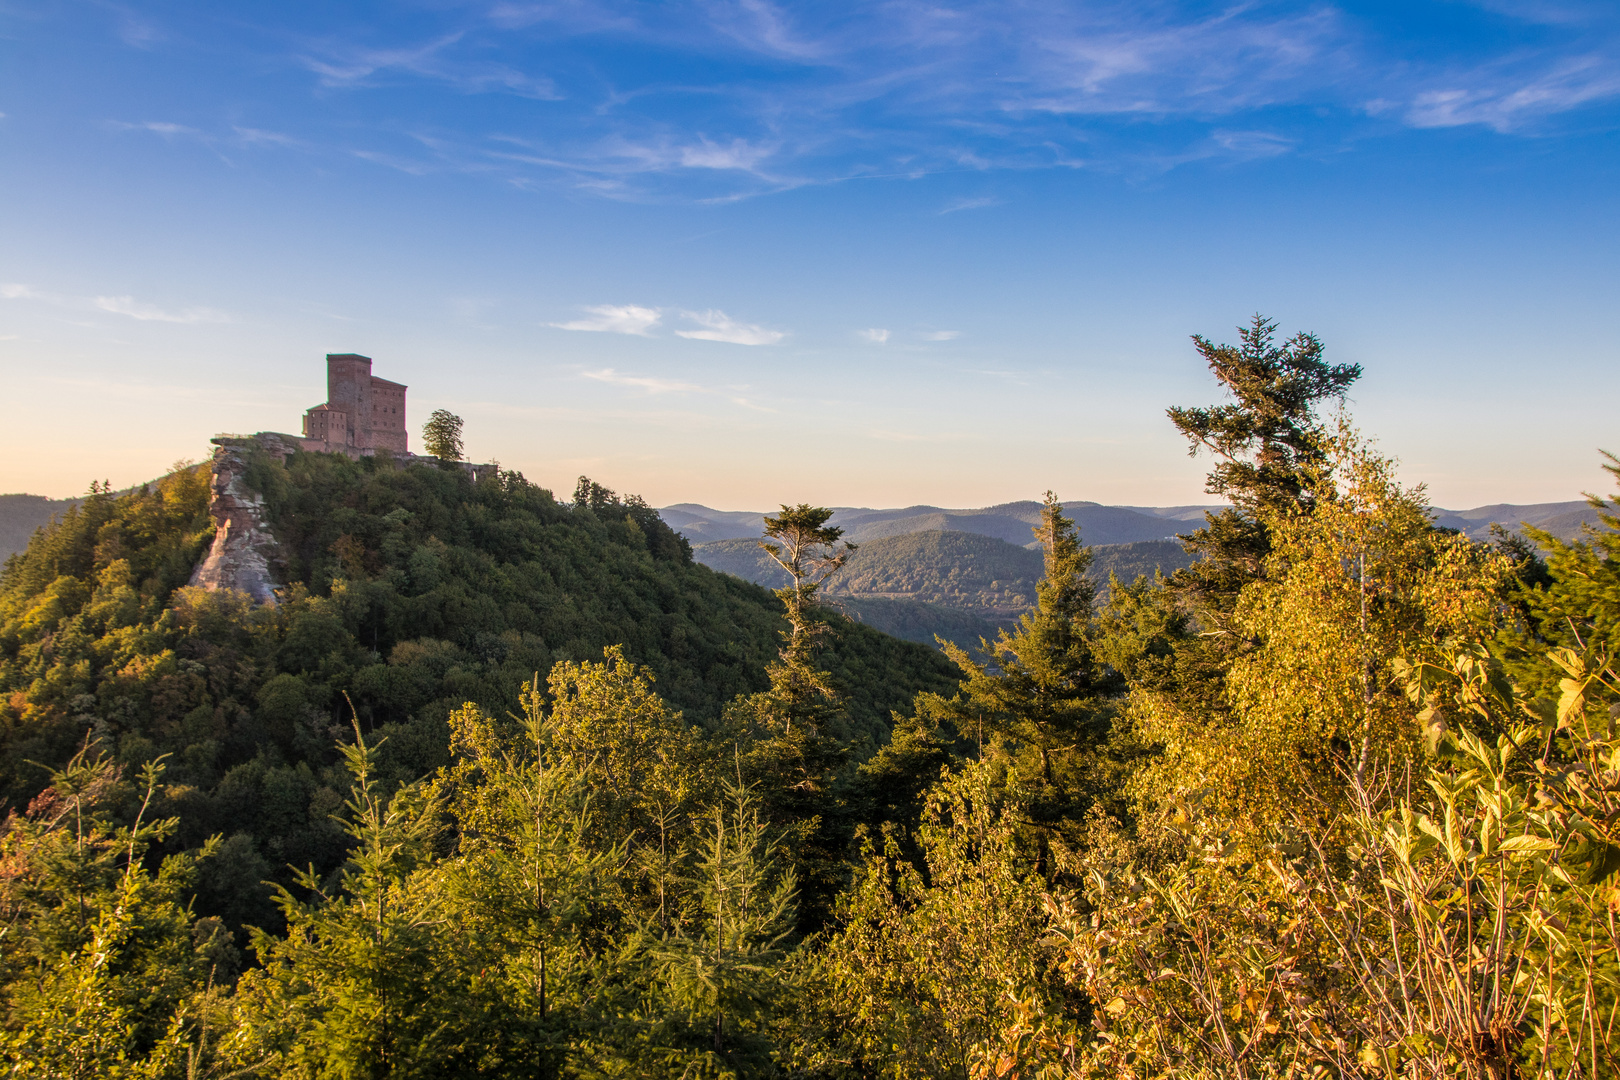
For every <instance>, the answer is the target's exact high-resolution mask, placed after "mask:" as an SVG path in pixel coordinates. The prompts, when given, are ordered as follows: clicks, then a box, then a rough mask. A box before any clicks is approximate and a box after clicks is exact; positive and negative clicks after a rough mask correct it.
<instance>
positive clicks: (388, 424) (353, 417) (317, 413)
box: [303, 353, 410, 457]
mask: <svg viewBox="0 0 1620 1080" xmlns="http://www.w3.org/2000/svg"><path fill="white" fill-rule="evenodd" d="M405 391H406V387H405V385H404V384H403V383H397V382H390V381H389V380H387V379H379V378H377V377H376V376H374V375H372V374H371V358H370V357H369V356H361V355H359V354H358V353H328V354H327V356H326V402H325V404H322V405H317V406H315V407H314V408H312V409H310V410H309V411H308V412H306V413H305V414H304V439H303V442H304V449H305V450H316V451H322V452H325V453H339V454H349V455H350V456H354V457H360V456H365V455H369V454H373V453H375V452H377V451H379V450H381V451H384V452H386V453H393V454H405V453H409V451H410V437H409V435H408V434H407V431H406V427H405Z"/></svg>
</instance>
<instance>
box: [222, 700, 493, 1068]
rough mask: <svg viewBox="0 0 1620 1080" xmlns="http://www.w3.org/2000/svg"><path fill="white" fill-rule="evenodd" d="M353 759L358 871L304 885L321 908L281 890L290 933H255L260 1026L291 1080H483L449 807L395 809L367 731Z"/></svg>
mask: <svg viewBox="0 0 1620 1080" xmlns="http://www.w3.org/2000/svg"><path fill="white" fill-rule="evenodd" d="M342 752H343V757H344V760H345V763H346V764H347V766H348V769H349V773H350V775H351V776H352V777H353V781H354V786H353V789H352V791H351V794H350V797H349V799H348V800H347V802H345V804H344V808H345V809H346V811H347V815H346V817H345V819H344V830H345V832H347V834H348V835H349V837H350V839H351V840H352V842H353V847H352V848H351V849H350V854H349V861H348V863H347V864H346V865H345V866H344V867H343V868H342V869H341V870H340V871H339V872H338V874H337V876H336V881H335V882H331V883H328V882H323V881H322V880H321V879H320V878H318V877H317V876H316V875H315V873H314V872H313V870H310V869H306V870H304V871H301V872H300V873H299V874H298V876H297V882H296V884H297V887H298V888H299V889H300V891H302V892H304V893H305V894H306V895H307V896H308V897H309V898H308V899H307V900H306V899H299V898H298V896H296V895H295V894H294V893H293V892H292V891H291V890H289V889H286V888H281V887H278V889H277V894H278V895H277V903H278V904H279V906H280V907H281V910H282V913H283V915H284V917H285V918H286V921H287V933H286V936H285V937H277V936H275V935H272V934H269V933H266V932H264V931H262V930H257V931H255V932H254V936H253V947H254V950H255V952H257V953H258V956H259V959H260V961H261V963H262V964H263V965H264V966H263V967H262V968H261V969H259V970H255V971H251V972H249V973H248V974H247V975H246V976H244V978H243V980H242V984H241V985H240V986H239V988H238V995H239V997H240V998H242V999H243V1003H244V1006H245V1008H246V1010H247V1013H248V1021H249V1024H250V1026H251V1028H252V1029H253V1030H255V1031H256V1032H257V1033H258V1034H259V1036H260V1038H261V1039H262V1041H263V1048H264V1050H265V1051H267V1052H269V1053H270V1054H272V1055H273V1061H274V1063H275V1071H276V1072H277V1073H278V1074H279V1075H282V1076H290V1077H316V1076H355V1077H372V1078H378V1080H381V1078H385V1077H386V1078H390V1080H392V1078H403V1077H437V1076H453V1075H458V1074H468V1075H470V1074H473V1073H476V1072H477V1070H478V1060H477V1057H476V1056H467V1055H465V1054H463V1053H460V1052H459V1051H460V1050H461V1049H463V1047H464V1044H465V1043H466V1041H467V1040H468V1038H469V1029H471V1030H472V1032H473V1041H474V1042H475V1043H476V1042H477V1041H478V1039H477V1035H476V1032H477V1030H478V1029H479V1028H480V1027H481V1026H483V1025H481V1023H480V1020H481V1017H480V1015H479V1013H480V1009H479V1006H480V1005H481V1004H482V1003H483V999H482V998H481V996H480V995H478V994H476V993H473V992H472V989H473V981H472V977H471V976H472V975H473V974H474V973H473V972H471V971H469V970H468V969H467V966H466V965H465V963H464V961H465V960H466V959H468V956H469V954H468V951H467V950H464V949H463V948H462V947H460V945H459V943H458V942H457V941H456V940H455V937H456V930H457V929H458V927H459V925H460V923H459V921H458V920H457V919H456V918H454V913H453V911H451V910H450V909H449V906H448V899H449V897H448V895H447V892H446V890H445V888H444V881H443V878H442V875H441V874H440V873H438V871H439V869H440V867H439V866H438V865H437V862H438V860H437V856H436V852H435V850H434V841H435V839H436V837H437V836H438V834H439V832H440V831H441V829H442V824H441V820H440V819H441V814H442V813H443V809H444V807H443V801H442V798H441V797H440V796H439V795H438V793H437V792H435V791H434V790H432V789H431V788H430V787H429V786H428V785H425V784H423V783H420V782H418V783H412V784H406V785H404V786H402V787H400V788H399V789H398V790H397V791H395V792H394V793H393V795H392V796H391V797H390V796H388V795H386V794H385V793H384V790H383V787H382V784H381V782H380V781H379V780H378V779H377V764H378V762H377V747H376V746H372V745H367V743H366V741H365V738H364V736H363V735H362V734H361V732H360V730H359V728H358V725H357V726H356V728H355V741H354V742H353V743H352V744H349V745H345V746H343V747H342Z"/></svg>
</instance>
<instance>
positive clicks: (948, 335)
mask: <svg viewBox="0 0 1620 1080" xmlns="http://www.w3.org/2000/svg"><path fill="white" fill-rule="evenodd" d="M918 336H919V337H921V338H922V339H923V340H924V341H955V340H956V339H957V338H959V337H961V336H962V331H960V330H929V331H927V332H925V333H923V334H919V335H918Z"/></svg>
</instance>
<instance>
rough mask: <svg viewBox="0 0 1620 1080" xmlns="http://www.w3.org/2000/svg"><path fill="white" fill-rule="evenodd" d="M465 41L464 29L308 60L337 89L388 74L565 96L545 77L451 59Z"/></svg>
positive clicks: (467, 87) (339, 49)
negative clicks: (398, 44)
mask: <svg viewBox="0 0 1620 1080" xmlns="http://www.w3.org/2000/svg"><path fill="white" fill-rule="evenodd" d="M464 37H466V31H462V30H458V31H455V32H454V33H449V34H445V35H443V36H441V37H439V38H437V39H435V40H433V41H429V42H427V43H425V44H422V45H416V46H408V47H403V48H392V49H389V48H380V49H379V48H367V47H364V46H352V45H336V44H335V45H328V46H326V47H325V48H321V49H316V50H313V51H315V52H318V53H320V54H322V55H318V56H309V55H306V56H304V57H302V61H303V64H304V66H305V67H307V68H308V69H309V70H310V71H313V72H314V73H315V74H317V75H319V76H320V77H321V82H322V83H323V84H324V85H326V86H328V87H332V88H340V87H348V86H358V85H365V84H367V83H368V82H370V81H373V79H374V77H375V76H378V75H380V74H382V73H384V72H389V71H397V72H401V73H404V74H408V75H416V76H419V77H423V78H428V79H433V80H435V81H438V82H443V83H447V84H449V85H450V86H452V87H454V88H455V89H457V90H459V91H461V92H463V93H474V94H478V93H490V92H501V93H508V94H515V95H517V96H519V97H527V98H535V99H537V100H546V101H554V100H557V99H558V98H559V97H560V96H561V95H559V94H558V92H557V86H556V83H554V82H553V81H552V80H551V79H549V78H546V77H544V76H536V75H530V74H527V73H525V72H523V71H520V70H518V69H517V68H514V67H511V66H508V65H506V64H500V63H492V62H488V61H467V60H460V59H457V58H455V57H453V56H450V55H449V53H450V51H451V47H452V46H454V45H456V44H457V43H458V42H460V41H461V40H462V39H463V38H464Z"/></svg>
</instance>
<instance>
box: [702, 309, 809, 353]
mask: <svg viewBox="0 0 1620 1080" xmlns="http://www.w3.org/2000/svg"><path fill="white" fill-rule="evenodd" d="M681 317H682V318H686V319H690V320H691V321H693V322H695V323H697V324H698V325H699V326H701V327H703V329H702V330H677V331H675V336H676V337H683V338H692V339H693V340H695V341H724V342H727V343H729V344H732V345H775V344H776V343H777V342H779V341H781V340H782V339H783V338H785V337H787V334H786V332H784V331H781V330H767V329H765V328H764V327H763V326H758V325H756V324H754V323H745V322H738V321H737V320H736V319H733V318H732V317H731V316H730V315H727V314H726V313H725V312H723V311H717V310H714V309H712V308H711V309H710V310H708V311H683V312H681Z"/></svg>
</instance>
